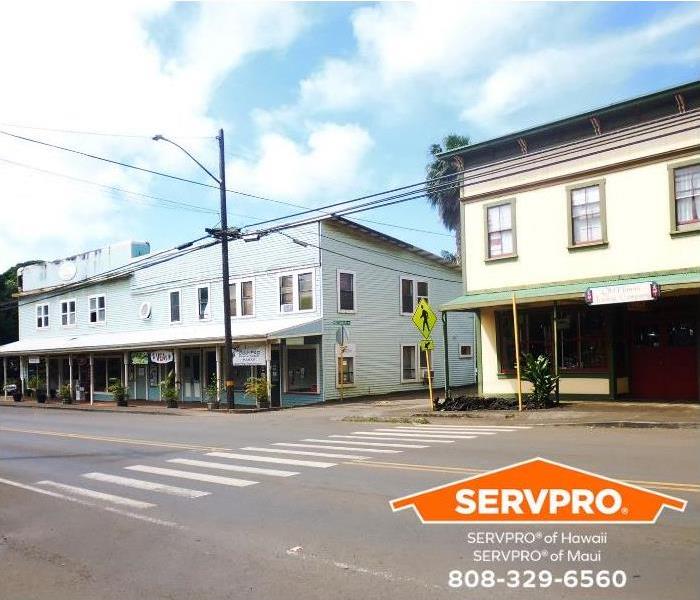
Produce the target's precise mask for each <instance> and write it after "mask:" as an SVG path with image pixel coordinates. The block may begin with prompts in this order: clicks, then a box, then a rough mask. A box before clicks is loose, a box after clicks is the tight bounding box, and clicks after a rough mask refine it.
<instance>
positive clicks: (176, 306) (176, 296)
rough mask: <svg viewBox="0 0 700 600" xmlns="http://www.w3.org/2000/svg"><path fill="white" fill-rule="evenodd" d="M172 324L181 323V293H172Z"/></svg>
mask: <svg viewBox="0 0 700 600" xmlns="http://www.w3.org/2000/svg"><path fill="white" fill-rule="evenodd" d="M170 322H171V323H179V322H180V292H179V291H175V292H170Z"/></svg>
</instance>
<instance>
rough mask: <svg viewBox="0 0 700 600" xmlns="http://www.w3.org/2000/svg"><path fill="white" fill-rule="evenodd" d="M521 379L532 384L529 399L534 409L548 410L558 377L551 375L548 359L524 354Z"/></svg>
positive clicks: (551, 404)
mask: <svg viewBox="0 0 700 600" xmlns="http://www.w3.org/2000/svg"><path fill="white" fill-rule="evenodd" d="M522 378H523V379H524V380H525V381H529V382H530V383H531V384H532V394H530V398H531V399H532V401H533V404H534V405H535V406H536V407H538V408H542V407H544V408H550V407H551V406H553V402H552V392H553V391H554V388H555V387H556V385H557V381H558V380H559V376H558V375H552V373H551V370H550V365H549V358H547V357H546V356H544V355H542V354H540V355H539V356H537V357H534V356H533V355H532V354H526V355H525V366H524V367H523V372H522Z"/></svg>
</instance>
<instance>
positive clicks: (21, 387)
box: [19, 356, 24, 396]
mask: <svg viewBox="0 0 700 600" xmlns="http://www.w3.org/2000/svg"><path fill="white" fill-rule="evenodd" d="M19 391H20V392H22V396H24V361H23V360H22V357H21V356H20V357H19Z"/></svg>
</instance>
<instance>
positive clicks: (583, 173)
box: [441, 82, 700, 401]
mask: <svg viewBox="0 0 700 600" xmlns="http://www.w3.org/2000/svg"><path fill="white" fill-rule="evenodd" d="M442 158H443V159H444V160H451V161H455V163H456V164H457V165H458V168H459V171H460V178H461V181H460V184H461V194H460V197H461V239H462V244H461V251H462V256H461V263H462V275H463V285H464V290H463V295H462V296H460V297H459V298H456V299H454V300H452V301H451V302H449V303H447V304H446V305H444V306H442V307H441V308H442V310H443V311H444V312H445V313H446V314H449V312H452V311H474V312H475V313H476V314H477V324H476V331H477V340H476V345H477V348H476V353H477V365H478V368H477V372H478V384H479V392H480V393H482V394H484V395H500V394H508V395H510V394H514V393H516V391H517V381H516V374H515V363H516V356H515V354H516V351H515V335H514V334H515V331H514V326H513V310H512V300H513V295H514V296H515V303H516V305H517V311H518V333H519V347H520V353H521V355H524V354H526V353H531V354H534V355H538V354H545V355H548V356H549V357H550V359H551V360H552V365H553V369H554V370H555V371H556V372H557V373H558V374H559V375H560V393H561V395H562V396H563V397H567V396H573V397H577V398H592V399H594V398H598V399H617V398H628V399H656V400H695V401H697V400H698V399H699V394H700V392H699V390H700V383H699V381H700V345H699V343H698V340H699V336H698V325H700V82H694V83H690V84H686V85H683V86H678V87H676V88H673V89H669V90H664V91H661V92H657V93H654V94H650V95H648V96H643V97H639V98H635V99H633V100H629V101H625V102H620V103H617V104H614V105H611V106H607V107H604V108H601V109H599V110H595V111H591V112H588V113H585V114H580V115H577V116H574V117H571V118H567V119H563V120H559V121H555V122H552V123H548V124H546V125H543V126H539V127H535V128H532V129H528V130H525V131H521V132H518V133H514V134H511V135H506V136H503V137H500V138H497V139H492V140H489V141H486V142H483V143H479V144H475V145H471V146H466V147H463V148H459V149H456V150H453V151H450V152H447V153H445V154H443V155H442ZM445 319H446V321H447V322H448V323H449V319H448V318H447V317H445ZM448 326H449V325H448ZM523 389H524V390H525V391H527V390H528V388H527V385H524V387H523Z"/></svg>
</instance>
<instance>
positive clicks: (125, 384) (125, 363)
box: [122, 352, 129, 391]
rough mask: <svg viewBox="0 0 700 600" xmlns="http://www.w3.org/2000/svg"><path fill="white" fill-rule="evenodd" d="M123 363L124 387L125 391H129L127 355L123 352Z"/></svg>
mask: <svg viewBox="0 0 700 600" xmlns="http://www.w3.org/2000/svg"><path fill="white" fill-rule="evenodd" d="M122 360H123V363H124V387H125V388H126V390H127V391H129V353H128V352H124V357H123V359H122Z"/></svg>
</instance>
